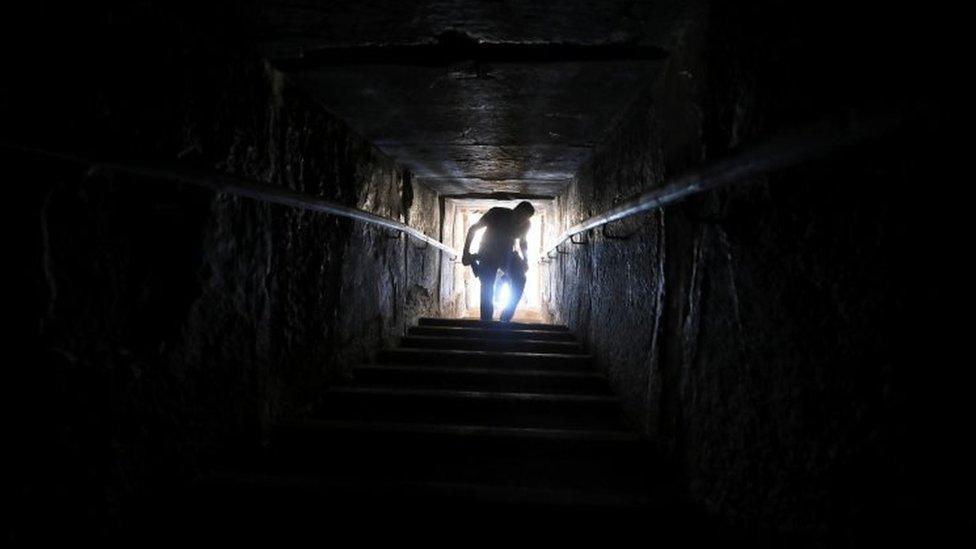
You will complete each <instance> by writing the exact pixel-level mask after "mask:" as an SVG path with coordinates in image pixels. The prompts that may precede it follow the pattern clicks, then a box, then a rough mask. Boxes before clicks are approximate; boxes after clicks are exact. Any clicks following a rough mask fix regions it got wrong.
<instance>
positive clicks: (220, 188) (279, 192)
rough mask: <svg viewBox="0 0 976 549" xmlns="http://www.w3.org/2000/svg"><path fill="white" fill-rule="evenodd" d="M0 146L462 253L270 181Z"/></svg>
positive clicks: (383, 219)
mask: <svg viewBox="0 0 976 549" xmlns="http://www.w3.org/2000/svg"><path fill="white" fill-rule="evenodd" d="M0 146H2V147H3V148H7V149H14V150H18V151H21V152H28V153H32V154H39V155H43V156H48V157H52V158H57V159H60V160H66V161H69V162H75V163H80V164H89V165H91V166H96V167H98V168H99V169H103V170H108V171H117V172H123V173H130V174H134V175H139V176H144V177H150V178H153V179H163V180H169V181H175V182H179V183H186V184H189V185H195V186H199V187H206V188H208V189H211V190H213V191H216V192H218V193H226V194H231V195H235V196H242V197H245V198H251V199H254V200H260V201H262V202H270V203H272V204H281V205H283V206H291V207H294V208H301V209H303V210H310V211H314V212H322V213H328V214H332V215H338V216H340V217H348V218H350V219H355V220H358V221H362V222H365V223H370V224H372V225H379V226H381V227H386V228H388V229H393V230H395V231H400V232H403V233H406V234H407V235H409V236H412V237H414V238H416V239H417V240H420V241H423V242H426V243H427V244H430V245H431V246H434V247H435V248H438V249H440V250H442V251H444V252H446V253H448V254H449V255H450V256H451V258H452V259H456V258H458V257H460V256H461V254H460V253H459V252H458V251H457V250H455V249H454V248H452V247H451V246H448V245H447V244H444V243H442V242H440V241H439V240H437V239H435V238H432V237H430V236H427V235H426V234H424V233H422V232H421V231H419V230H417V229H415V228H413V227H411V226H409V225H407V224H404V223H401V222H399V221H395V220H393V219H388V218H386V217H383V216H380V215H376V214H374V213H371V212H367V211H364V210H359V209H356V208H350V207H348V206H342V205H340V204H336V203H334V202H329V201H328V200H322V199H319V198H313V197H310V196H307V195H304V194H301V193H296V192H293V191H289V190H285V189H281V188H278V187H272V186H270V185H266V184H264V183H259V182H257V181H253V180H250V179H245V178H241V177H236V176H230V175H224V174H201V173H197V172H193V171H190V170H187V169H186V168H182V167H180V168H176V167H170V166H167V167H155V166H138V165H134V164H121V163H114V162H98V161H94V160H90V159H86V158H82V157H79V156H72V155H68V154H62V153H57V152H52V151H46V150H43V149H34V148H28V147H20V146H16V145H9V144H5V143H0Z"/></svg>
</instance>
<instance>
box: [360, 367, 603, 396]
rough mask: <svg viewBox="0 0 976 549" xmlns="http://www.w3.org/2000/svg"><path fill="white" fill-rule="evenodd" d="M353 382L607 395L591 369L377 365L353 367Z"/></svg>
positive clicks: (476, 389)
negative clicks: (562, 369)
mask: <svg viewBox="0 0 976 549" xmlns="http://www.w3.org/2000/svg"><path fill="white" fill-rule="evenodd" d="M353 383H354V384H355V385H380V386H387V387H404V388H414V389H461V390H470V391H501V392H545V393H576V394H610V393H609V386H608V385H607V381H606V379H605V378H604V377H603V375H601V374H598V373H596V372H590V371H558V370H555V371H554V370H511V369H499V368H475V367H470V366H416V365H406V364H389V365H381V364H377V365H368V366H360V367H358V368H356V369H355V370H354V381H353Z"/></svg>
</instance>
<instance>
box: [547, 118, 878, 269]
mask: <svg viewBox="0 0 976 549" xmlns="http://www.w3.org/2000/svg"><path fill="white" fill-rule="evenodd" d="M895 125H896V121H895V120H892V119H889V118H884V119H881V118H879V119H875V120H871V121H869V123H867V124H863V125H862V126H861V127H859V128H856V129H845V130H837V129H836V128H834V129H831V128H825V127H823V126H818V127H811V128H806V130H805V131H799V132H790V133H785V134H780V135H778V136H776V137H774V138H772V139H768V140H766V141H763V142H761V143H759V144H757V145H755V146H753V147H752V148H749V149H747V150H745V151H742V152H740V153H739V154H737V155H735V156H732V157H730V158H726V159H724V160H721V161H719V162H716V163H714V164H711V165H709V166H707V167H705V168H703V169H700V170H694V171H691V172H689V173H687V174H685V175H683V176H681V177H679V178H678V179H676V180H674V181H673V182H671V183H668V184H666V185H664V186H663V187H658V188H656V189H651V190H649V191H645V192H643V193H641V194H638V195H636V196H634V197H633V198H630V199H629V200H626V201H625V202H623V203H622V204H620V205H619V206H617V207H615V208H612V209H610V210H607V211H606V212H603V213H601V214H599V215H595V216H593V217H590V218H589V219H586V220H585V221H583V222H581V223H578V224H576V225H573V226H572V227H570V228H569V229H566V230H565V231H564V232H563V233H562V234H560V235H559V237H558V238H557V239H556V240H555V242H554V243H553V244H552V245H550V246H549V247H548V248H547V249H546V251H545V253H544V254H543V256H542V258H541V259H545V258H547V257H550V255H551V254H552V253H553V252H555V251H556V250H557V248H559V246H560V245H562V244H563V243H564V242H566V241H567V240H569V239H570V238H572V237H573V236H575V235H577V234H579V233H582V232H584V231H588V230H590V229H594V228H596V227H600V226H602V225H606V224H607V223H610V222H613V221H617V220H620V219H623V218H625V217H630V216H633V215H637V214H639V213H643V212H646V211H648V210H652V209H655V208H664V207H665V206H670V205H672V204H676V203H678V202H680V201H681V200H684V199H686V198H688V197H690V196H693V195H696V194H700V193H703V192H705V191H710V190H713V189H717V188H719V187H723V186H726V185H730V184H732V183H735V182H737V181H742V180H745V179H747V178H749V177H753V176H757V175H761V174H764V173H767V172H771V171H774V170H778V169H782V168H786V167H789V166H792V165H796V164H799V163H801V162H804V161H807V160H811V159H813V158H816V157H820V156H823V155H825V154H827V153H829V152H831V151H834V150H837V149H840V148H842V147H847V146H851V145H855V144H857V143H860V142H863V141H865V140H867V139H869V138H873V137H878V136H880V135H882V134H884V133H886V132H887V131H888V130H890V129H892V128H893V127H894V126H895Z"/></svg>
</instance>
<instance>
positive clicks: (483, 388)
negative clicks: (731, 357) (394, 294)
mask: <svg viewBox="0 0 976 549" xmlns="http://www.w3.org/2000/svg"><path fill="white" fill-rule="evenodd" d="M661 470H662V468H661V467H660V463H659V462H658V460H657V458H656V455H655V453H654V452H653V450H652V448H651V446H650V445H649V443H648V442H647V441H646V440H645V439H644V438H643V437H641V436H639V435H638V434H637V433H636V432H635V431H634V430H633V429H631V428H630V427H629V425H628V423H627V421H626V420H625V418H624V416H623V414H622V411H621V408H620V405H619V403H618V401H617V399H616V397H615V396H614V395H613V394H612V393H611V392H610V390H609V387H608V385H607V382H606V379H605V378H604V377H603V376H602V375H601V374H599V373H597V372H595V371H593V370H592V369H591V363H590V356H589V355H587V354H586V351H585V349H584V348H583V346H582V345H581V344H580V343H579V342H577V341H576V339H575V338H574V336H573V334H572V333H571V332H569V331H568V330H567V329H566V327H564V326H555V325H546V324H520V323H508V324H503V323H498V322H483V321H478V320H458V319H434V318H424V319H420V322H419V325H417V326H414V327H412V328H410V329H409V331H408V333H407V335H406V336H404V337H403V338H402V340H401V344H400V346H399V347H397V348H393V349H386V350H383V351H381V352H380V353H379V355H378V360H377V363H376V364H370V365H363V366H361V367H359V368H357V369H356V370H355V375H354V377H353V379H352V380H351V381H350V382H349V383H347V384H343V385H341V386H336V387H333V388H332V389H330V390H329V391H328V394H326V395H325V398H323V399H322V404H321V406H320V407H319V408H318V409H317V410H316V411H315V413H314V414H312V416H311V417H310V418H307V419H303V420H301V421H296V422H293V423H288V424H283V425H279V426H277V428H276V429H275V430H274V434H273V438H272V440H271V441H270V444H269V445H268V447H267V448H264V449H262V450H261V451H259V452H254V453H253V454H252V453H248V454H247V455H246V456H245V455H241V456H239V459H238V460H237V461H236V463H235V464H234V465H233V466H232V467H228V468H227V469H226V470H224V471H222V472H220V473H216V474H214V475H211V476H209V477H207V478H205V479H201V481H200V482H199V483H198V484H197V486H196V487H195V494H194V496H193V497H192V498H191V499H192V500H193V503H192V505H191V506H190V507H188V508H187V509H188V510H187V515H188V517H189V518H187V519H186V521H184V523H185V524H186V525H187V526H188V527H192V528H194V529H203V530H206V529H210V530H214V529H217V530H219V529H220V528H232V527H233V526H232V525H240V524H250V525H252V526H256V525H259V524H260V525H265V526H267V525H271V524H276V525H279V526H278V527H280V528H286V529H288V530H289V531H291V532H295V531H296V530H298V529H303V528H304V529H307V528H312V527H313V526H312V525H315V524H321V525H325V524H327V525H330V526H328V527H329V528H337V527H340V525H341V527H343V528H352V526H351V524H353V523H357V521H359V520H361V519H362V518H363V517H364V516H368V517H373V518H376V517H384V518H385V519H387V520H389V519H390V518H396V519H404V520H407V521H408V522H409V521H415V520H417V519H418V518H423V517H428V518H429V517H438V518H439V519H447V518H449V519H451V521H452V522H451V524H455V525H460V524H469V525H470V524H474V523H475V522H477V523H478V524H483V522H478V521H484V520H489V519H488V518H487V517H495V518H493V519H491V520H495V519H497V518H499V517H504V518H505V524H508V525H511V524H512V522H511V521H513V520H514V521H523V522H524V521H526V520H527V517H532V521H531V522H532V524H534V525H536V526H540V525H541V524H544V523H545V522H546V521H549V520H553V521H557V522H560V523H566V521H570V522H572V521H573V520H576V519H581V520H587V521H593V520H599V517H604V518H607V517H615V518H616V519H621V520H622V517H624V516H636V517H642V518H641V520H643V521H644V522H643V523H647V521H648V520H650V517H656V518H655V521H656V522H658V523H660V522H662V521H664V522H668V520H667V519H664V517H665V516H666V515H667V514H668V513H667V508H668V502H667V500H666V498H663V497H662V494H668V493H671V488H670V487H669V486H668V479H666V478H664V477H663V476H662V475H661V474H660V471H661ZM339 517H342V518H339ZM220 525H223V526H220ZM281 525H287V526H281ZM323 527H325V526H323Z"/></svg>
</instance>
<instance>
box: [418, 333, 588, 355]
mask: <svg viewBox="0 0 976 549" xmlns="http://www.w3.org/2000/svg"><path fill="white" fill-rule="evenodd" d="M400 345H401V346H402V347H406V348H415V349H459V350H475V351H517V352H526V353H557V354H567V355H568V354H582V353H583V346H582V345H580V344H579V343H577V342H575V341H537V340H531V339H480V338H471V337H444V336H406V337H404V338H402V339H401V340H400Z"/></svg>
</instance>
